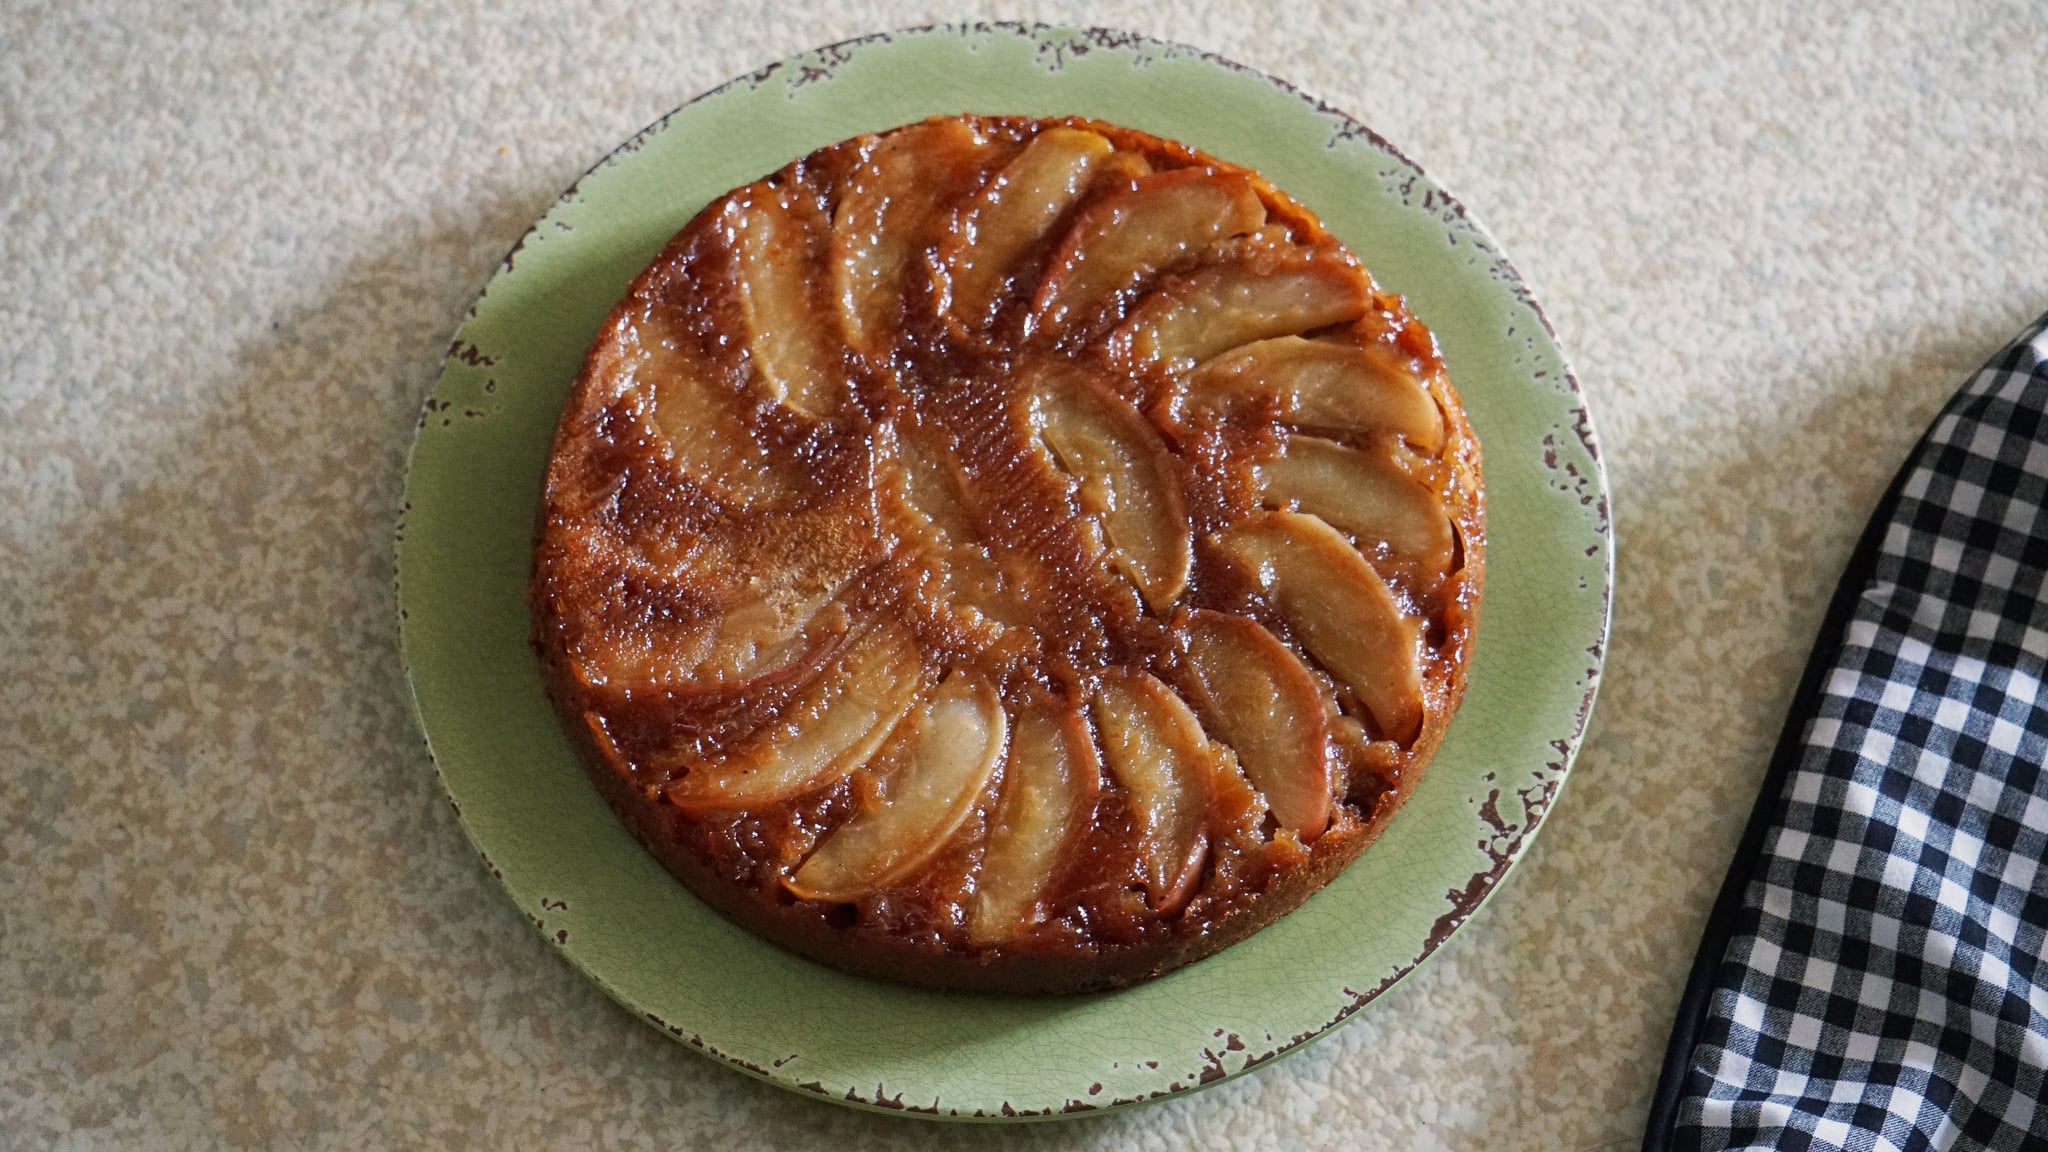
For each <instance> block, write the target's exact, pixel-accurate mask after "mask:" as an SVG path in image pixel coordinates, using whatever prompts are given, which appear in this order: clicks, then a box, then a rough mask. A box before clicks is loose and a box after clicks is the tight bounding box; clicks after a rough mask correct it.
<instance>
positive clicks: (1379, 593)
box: [1210, 512, 1423, 744]
mask: <svg viewBox="0 0 2048 1152" xmlns="http://www.w3.org/2000/svg"><path fill="white" fill-rule="evenodd" d="M1210 539H1211V541H1212V542H1213V543H1214V545H1215V547H1216V550H1217V551H1218V552H1219V553H1221V554H1222V555H1223V556H1224V558H1225V559H1227V560H1229V561H1230V562H1231V563H1232V564H1234V565H1236V566H1237V568H1238V570H1239V571H1241V572H1242V573H1244V574H1245V575H1246V576H1248V577H1250V578H1251V579H1252V580H1253V581H1254V582H1256V583H1257V584H1258V585H1259V586H1260V587H1261V588H1262V589H1263V590H1264V591H1265V594H1266V595H1267V597H1268V598H1270V599H1271V600H1272V601H1273V604H1274V606H1275V607H1276V608H1277V609H1278V610H1279V611H1280V613H1281V614H1282V615H1284V616H1285V617H1286V618H1287V621H1288V623H1289V624H1290V625H1291V626H1292V627H1293V629H1294V630H1295V631H1296V632H1297V633H1298V634H1299V636H1300V638H1301V641H1302V643H1303V644H1305V645H1306V646H1307V647H1308V650H1309V652H1310V654H1311V655H1313V656H1314V657H1315V658H1316V659H1317V660H1318V661H1320V662H1321V663H1322V665H1323V667H1325V668H1327V669H1329V670H1330V672H1331V674H1332V675H1334V676H1336V677H1337V679H1338V680H1340V681H1342V682H1343V683H1344V685H1345V686H1346V687H1348V688H1350V689H1351V691H1352V692H1353V693H1354V694H1356V695H1357V697H1358V698H1359V700H1360V701H1361V702H1362V703H1363V704H1364V705H1365V708H1366V710H1367V711H1368V712H1370V713H1371V714H1372V718H1373V721H1374V722H1375V723H1376V724H1377V725H1378V726H1379V729H1380V731H1381V733H1382V734H1383V735H1384V736H1385V737H1386V738H1387V739H1389V740H1394V741H1397V742H1400V743H1403V744H1405V743H1408V742H1409V741H1412V740H1413V739H1415V736H1416V734H1417V733H1418V732H1420V731H1421V729H1422V709H1423V701H1422V669H1421V667H1420V664H1419V662H1418V653H1417V646H1416V645H1417V629H1416V623H1415V621H1414V619H1412V618H1411V617H1409V616H1408V614H1407V613H1405V612H1403V611H1402V609H1401V605H1400V603H1399V602H1398V601H1396V600H1395V599H1394V596H1393V593H1392V592H1390V591H1389V590H1388V589H1387V585H1386V582H1385V581H1384V580H1381V579H1380V575H1379V573H1378V572H1375V571H1374V570H1373V567H1372V565H1371V564H1368V563H1366V560H1365V557H1363V556H1361V555H1359V553H1358V550H1357V549H1356V548H1353V547H1352V546H1351V544H1350V542H1349V541H1347V540H1345V539H1344V537H1343V536H1342V535H1340V534H1339V533H1338V532H1337V530H1336V529H1335V528H1332V527H1330V526H1329V525H1328V524H1326V523H1324V522H1323V521H1322V520H1321V519H1319V518H1317V517H1315V516H1310V515H1306V514H1304V513H1299V512H1262V513H1259V514H1258V515H1256V516H1253V517H1251V518H1250V519H1247V520H1244V521H1241V522H1239V523H1238V524H1235V525H1233V526H1231V527H1229V528H1227V529H1224V530H1223V531H1221V532H1218V533H1216V534H1215V535H1213V536H1212V537H1211V538H1210Z"/></svg>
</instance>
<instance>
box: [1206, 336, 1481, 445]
mask: <svg viewBox="0 0 2048 1152" xmlns="http://www.w3.org/2000/svg"><path fill="white" fill-rule="evenodd" d="M1188 399H1189V401H1190V402H1192V403H1194V404H1196V405H1198V406H1202V407H1207V408H1214V409H1218V410H1220V411H1225V412H1232V411H1242V410H1245V409H1249V408H1253V407H1255V406H1258V405H1260V404H1261V403H1266V404H1271V405H1272V409H1273V411H1274V412H1275V413H1276V414H1277V415H1278V416H1279V418H1280V420H1281V421H1282V422H1283V423H1287V424H1296V425H1302V426H1305V427H1310V428H1329V429H1332V430H1336V431H1344V432H1379V431H1385V432H1394V433H1398V434H1399V435H1401V436H1403V437H1405V438H1406V439H1407V440H1408V442H1409V443H1411V444H1414V445H1415V446H1416V447H1417V448H1420V449H1422V450H1423V451H1425V452H1435V451H1436V450H1438V449H1439V448H1442V447H1443V443H1444V418H1443V414H1442V413H1441V412H1439V411H1438V410H1437V406H1436V401H1435V400H1432V399H1430V396H1429V392H1428V390H1427V389H1425V388H1424V387H1423V385H1422V381H1421V380H1420V379H1419V378H1417V377H1416V375H1415V372H1414V369H1413V368H1412V367H1410V365H1409V362H1408V360H1407V359H1406V358H1405V357H1403V356H1402V355H1401V354H1400V352H1398V351H1397V350H1395V349H1394V348H1392V347H1389V346H1387V345H1384V344H1374V345H1368V346H1366V347H1363V348H1360V347H1357V346H1355V345H1351V344H1338V343H1334V342H1329V341H1323V340H1304V339H1302V338H1301V337H1299V336H1280V337H1276V338H1274V339H1271V340H1260V341H1258V342H1257V343H1253V344H1247V345H1245V346H1244V347H1242V348H1238V349H1236V350H1234V351H1231V352H1228V353H1225V354H1224V355H1221V356H1218V357H1216V358H1215V359H1213V360H1210V361H1208V362H1206V363H1204V364H1202V365H1200V366H1198V367H1197V368H1196V369H1195V370H1194V372H1193V373H1191V374H1190V375H1189V376H1188Z"/></svg>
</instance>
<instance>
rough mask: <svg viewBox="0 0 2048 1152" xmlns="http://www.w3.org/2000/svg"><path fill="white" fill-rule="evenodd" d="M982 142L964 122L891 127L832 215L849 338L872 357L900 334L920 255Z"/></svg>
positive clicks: (836, 283) (836, 282) (835, 272)
mask: <svg viewBox="0 0 2048 1152" xmlns="http://www.w3.org/2000/svg"><path fill="white" fill-rule="evenodd" d="M984 147H986V145H985V144H984V142H983V141H982V140H981V139H980V138H979V137H978V136H976V135H975V133H974V130H973V129H972V128H969V127H968V126H967V125H965V124H963V123H961V122H960V121H958V120H936V121H927V122H925V123H923V124H914V125H912V126H910V127H908V128H904V129H901V130H899V131H896V132H891V133H890V134H889V135H887V136H885V137H883V139H882V141H881V142H880V143H879V144H876V145H875V148H874V152H873V153H872V154H871V155H869V156H868V158H867V160H866V161H865V162H863V163H862V164H861V166H860V168H859V169H858V170H857V171H856V172H855V173H854V174H853V177H852V179H851V180H850V181H848V184H847V188H846V193H845V195H844V196H843V197H842V198H841V199H840V201H839V210H838V211H837V212H836V213H835V214H834V215H833V217H832V260H831V265H832V267H831V272H832V291H833V294H834V296H836V297H837V298H838V301H839V315H840V319H841V321H842V323H843V324H844V326H845V328H846V342H847V343H848V344H850V345H852V346H853V348H854V349H855V350H856V351H858V352H861V353H863V354H864V355H868V356H878V355H881V354H882V353H883V352H884V351H886V350H887V349H888V347H889V346H890V345H891V344H892V343H893V342H894V341H895V339H896V329H897V326H898V323H899V321H900V317H901V315H902V307H903V296H904V291H905V289H906V288H907V287H908V286H909V280H910V274H911V271H912V269H913V267H914V266H915V264H916V261H917V259H918V256H919V255H920V254H921V253H922V252H923V251H924V250H925V248H926V246H927V245H929V244H930V243H931V242H932V241H933V240H934V239H935V238H936V236H937V233H938V229H939V226H940V223H941V220H942V217H943V215H944V212H945V210H946V209H947V208H949V207H950V206H951V205H952V203H953V201H954V199H955V197H956V196H957V195H958V194H959V192H960V191H961V185H962V184H963V183H964V182H965V180H966V179H967V178H969V177H970V176H972V175H973V174H974V172H975V170H976V168H975V165H976V163H977V160H978V159H979V156H980V153H981V151H982V149H983V148H984Z"/></svg>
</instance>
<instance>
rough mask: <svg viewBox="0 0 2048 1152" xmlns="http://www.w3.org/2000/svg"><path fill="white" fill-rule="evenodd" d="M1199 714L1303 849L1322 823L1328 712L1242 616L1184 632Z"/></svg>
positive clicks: (1199, 619)
mask: <svg viewBox="0 0 2048 1152" xmlns="http://www.w3.org/2000/svg"><path fill="white" fill-rule="evenodd" d="M1186 638H1187V656H1188V668H1189V670H1190V672H1192V673H1193V676H1194V680H1195V684H1196V688H1197V693H1196V698H1197V700H1198V701H1199V703H1200V706H1201V714H1202V717H1203V719H1205V720H1206V721H1207V722H1208V724H1209V730H1210V731H1211V732H1212V733H1213V734H1214V735H1215V736H1216V738H1217V739H1219V740H1221V741H1222V742H1223V743H1225V744H1227V745H1229V746H1230V749H1231V751H1233V752H1235V753H1236V754H1237V762H1238V764H1239V766H1241V767H1242V768H1243V769H1244V773H1245V775H1246V776H1247V777H1249V778H1250V780H1251V783H1252V786H1253V787H1254V788H1257V789H1258V790H1259V792H1260V794H1261V795H1263V796H1264V797H1265V798H1266V805H1267V807H1268V808H1269V809H1270V810H1271V811H1272V813H1273V817H1274V819H1275V820H1277V821H1278V822H1279V825H1280V827H1282V828H1285V829H1290V830H1292V831H1293V832H1294V834H1295V835H1296V836H1298V837H1299V838H1300V839H1301V842H1302V843H1304V844H1308V843H1313V842H1314V840H1315V838H1316V837H1318V836H1320V835H1322V833H1323V829H1324V828H1325V827H1327V826H1328V824H1329V820H1330V805H1331V802H1332V798H1333V794H1332V790H1331V779H1330V746H1329V739H1328V736H1329V725H1328V716H1329V710H1328V707H1327V706H1326V705H1325V703H1324V701H1323V697H1322V693H1321V692H1320V691H1318V689H1317V687H1316V682H1315V678H1314V676H1313V675H1312V674H1311V673H1310V672H1309V670H1308V669H1307V668H1306V667H1305V666H1304V665H1303V664H1302V662H1301V659H1300V658H1299V657H1297V656H1296V655H1295V654H1294V653H1293V651H1291V650H1290V649H1289V648H1288V647H1287V645H1285V644H1282V643H1281V642H1280V640H1279V639H1278V638H1277V637H1275V636H1274V635H1273V634H1272V633H1271V632H1268V631H1266V629H1264V628H1262V627H1260V626H1259V625H1258V624H1257V623H1256V622H1254V621H1251V620H1247V619H1245V618H1244V617H1242V616H1231V615H1226V614H1224V613H1221V612H1211V611H1208V610H1206V609H1205V610H1203V611H1199V612H1196V613H1194V614H1193V615H1192V616H1191V617H1190V618H1189V620H1188V623H1187V628H1186Z"/></svg>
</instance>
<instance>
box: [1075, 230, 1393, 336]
mask: <svg viewBox="0 0 2048 1152" xmlns="http://www.w3.org/2000/svg"><path fill="white" fill-rule="evenodd" d="M1371 289H1372V285H1371V283H1370V281H1368V280H1367V279H1366V276H1365V273H1364V272H1363V271H1361V270H1360V269H1359V267H1358V266H1357V265H1356V264H1354V263H1352V262H1350V261H1348V260H1345V259H1342V258H1341V257H1339V256H1338V255H1336V254H1335V253H1329V252H1316V251H1313V250H1311V249H1307V248H1299V247H1292V246H1289V247H1283V248H1279V249H1277V250H1276V249H1272V248H1267V247H1264V246H1261V247H1259V248H1257V249H1255V250H1254V251H1253V252H1252V253H1251V254H1250V255H1247V256H1245V257H1242V258H1239V259H1232V260H1227V261H1224V262H1222V263H1218V264H1211V265H1209V266H1207V267H1205V268H1202V269H1200V270H1199V271H1196V272H1193V273H1191V274H1189V275H1187V276H1185V277H1182V278H1181V279H1180V280H1178V281H1177V282H1174V283H1172V284H1169V285H1167V286H1166V287H1164V288H1161V289H1160V290H1159V291H1157V292H1154V293H1152V294H1151V295H1150V296H1147V297H1146V298H1145V299H1144V300H1143V301H1142V302H1141V303H1139V305H1138V306H1137V307H1136V308H1134V309H1133V310H1132V311H1131V317H1130V319H1129V320H1127V321H1125V322H1124V325H1123V327H1122V328H1120V329H1118V330H1117V333H1116V335H1115V336H1114V337H1112V339H1111V341H1110V347H1111V348H1112V349H1113V350H1114V352H1115V354H1116V355H1117V356H1118V358H1119V359H1122V360H1124V361H1126V362H1133V363H1141V364H1142V363H1148V362H1151V361H1155V360H1164V361H1169V362H1187V363H1192V362H1193V361H1197V360H1207V359H1208V358H1209V357H1211V356H1214V355H1216V354H1217V353H1219V352H1225V351H1228V350H1230V349H1232V348H1235V347H1237V346H1239V345H1241V344H1247V343H1250V342H1252V341H1254V340H1265V339H1269V338H1272V337H1276V336H1291V335H1294V334H1296V333H1300V332H1308V331H1311V330H1313V329H1316V328H1326V327H1328V326H1330V325H1332V324H1344V323H1348V322H1350V321H1353V320H1356V319H1358V318H1359V317H1360V316H1363V315H1365V308H1366V305H1367V304H1368V303H1370V302H1371V298H1372V291H1371Z"/></svg>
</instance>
